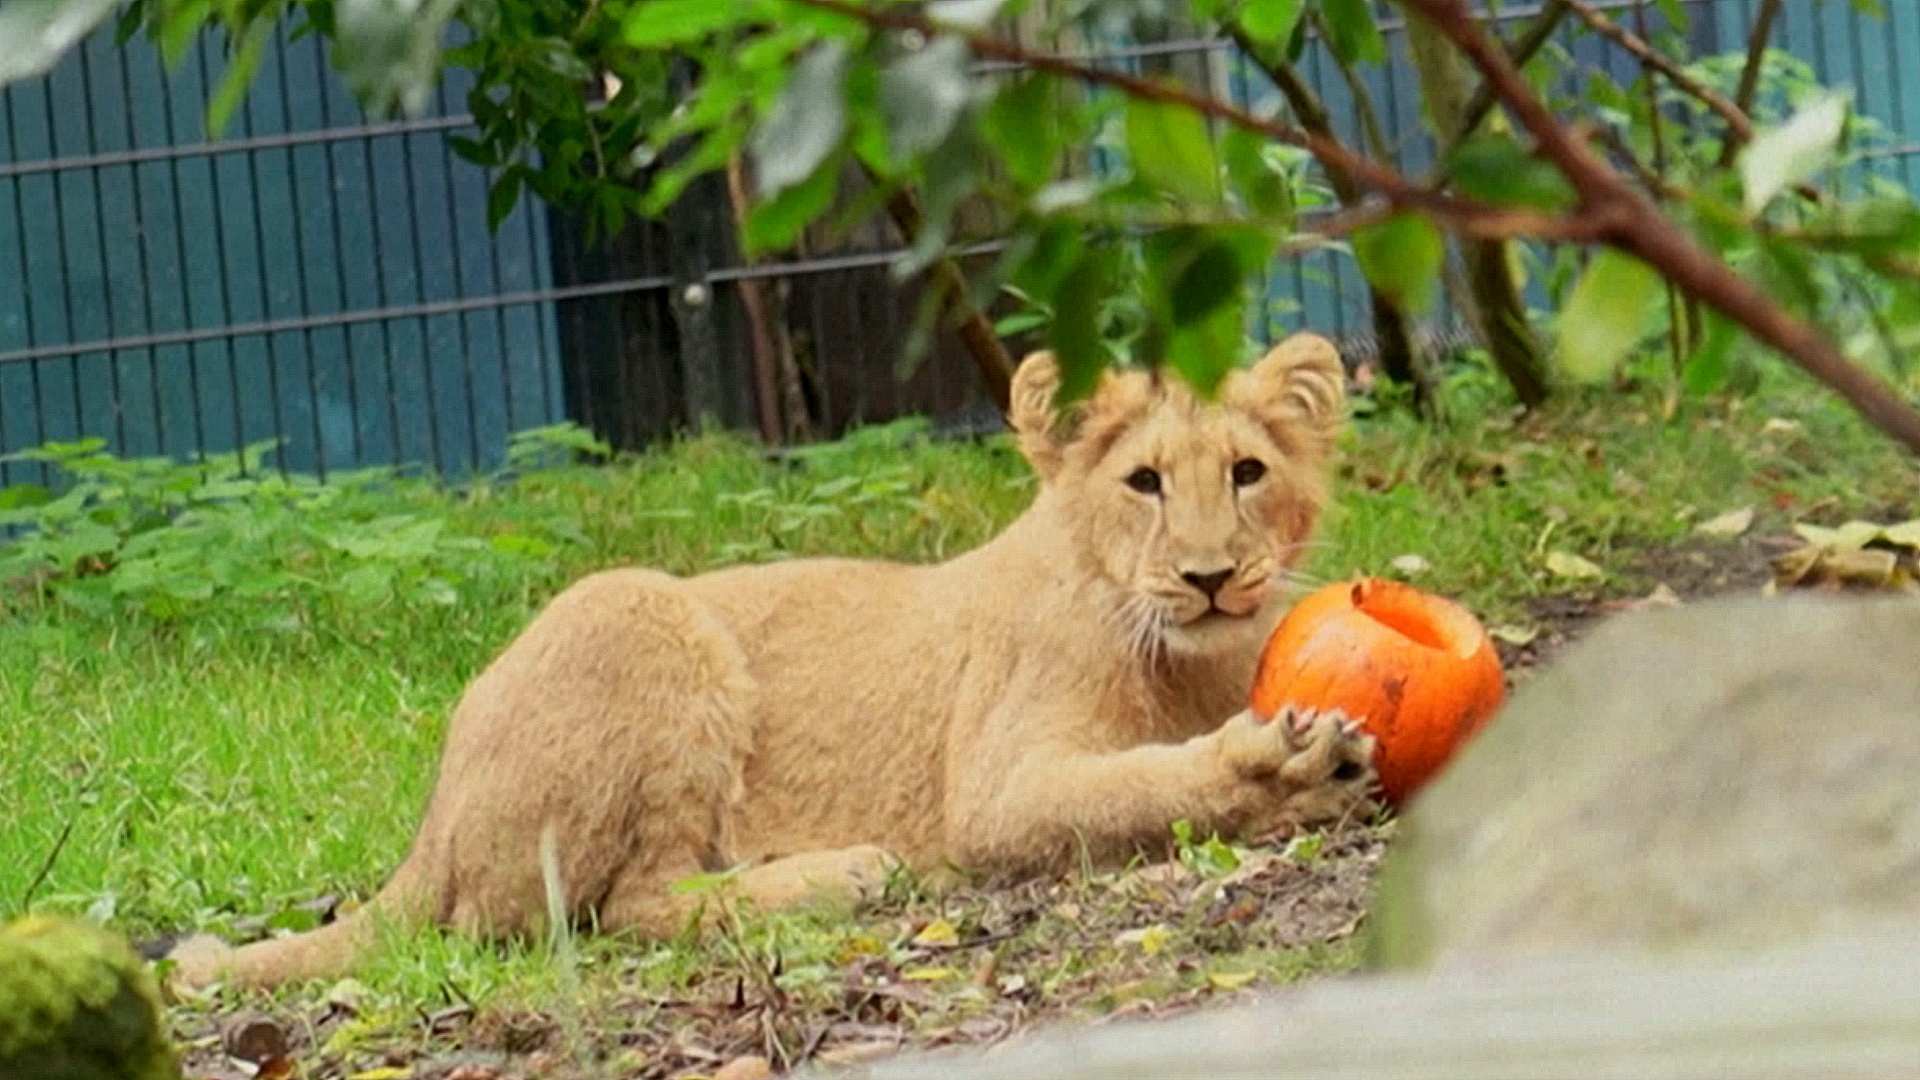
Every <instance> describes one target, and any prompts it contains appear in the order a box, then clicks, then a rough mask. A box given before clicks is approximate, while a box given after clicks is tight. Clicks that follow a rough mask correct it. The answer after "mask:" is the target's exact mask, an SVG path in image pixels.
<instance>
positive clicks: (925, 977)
mask: <svg viewBox="0 0 1920 1080" xmlns="http://www.w3.org/2000/svg"><path fill="white" fill-rule="evenodd" d="M900 977H901V978H903V979H905V980H907V981H908V982H939V981H940V980H942V979H957V978H959V977H960V971H959V969H958V968H950V967H917V968H908V969H906V970H905V971H902V972H901V973H900Z"/></svg>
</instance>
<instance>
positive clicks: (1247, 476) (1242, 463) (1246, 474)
mask: <svg viewBox="0 0 1920 1080" xmlns="http://www.w3.org/2000/svg"><path fill="white" fill-rule="evenodd" d="M1265 475H1267V463H1266V462H1264V461H1261V460H1260V459H1259V458H1250V457H1249V458H1241V459H1240V460H1239V461H1236V462H1234V463H1233V486H1234V487H1246V486H1247V485H1249V484H1255V483H1258V482H1259V481H1260V478H1261V477H1263V476H1265Z"/></svg>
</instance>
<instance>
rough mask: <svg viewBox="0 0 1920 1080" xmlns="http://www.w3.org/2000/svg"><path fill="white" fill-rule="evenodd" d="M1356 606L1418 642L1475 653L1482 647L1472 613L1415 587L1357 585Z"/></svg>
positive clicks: (1428, 645) (1434, 646) (1458, 651)
mask: <svg viewBox="0 0 1920 1080" xmlns="http://www.w3.org/2000/svg"><path fill="white" fill-rule="evenodd" d="M1353 602H1354V603H1353V606H1354V607H1355V608H1357V609H1358V610H1359V611H1360V612H1361V613H1362V614H1364V615H1366V616H1367V617H1368V618H1370V619H1372V620H1373V621H1375V622H1377V623H1379V624H1381V625H1382V626H1385V627H1386V628H1387V629H1389V630H1392V631H1394V632H1395V633H1398V634H1400V635H1401V636H1402V637H1405V638H1406V639H1408V640H1409V641H1412V642H1413V643H1414V644H1416V645H1422V646H1425V647H1426V648H1429V649H1442V650H1445V651H1448V652H1452V653H1455V654H1457V655H1459V656H1463V657H1465V656H1472V655H1473V653H1474V651H1475V650H1476V649H1478V648H1479V647H1480V640H1479V634H1478V627H1477V625H1476V624H1474V623H1473V621H1472V617H1471V616H1468V617H1467V618H1464V619H1463V618H1461V613H1460V612H1457V611H1455V610H1453V609H1452V608H1450V607H1449V606H1447V605H1445V604H1436V603H1432V602H1431V601H1429V600H1428V599H1427V598H1426V597H1425V596H1423V595H1422V594H1420V593H1419V592H1416V591H1414V590H1412V589H1396V588H1380V587H1372V588H1369V587H1367V586H1366V585H1365V584H1361V585H1355V586H1354V589H1353Z"/></svg>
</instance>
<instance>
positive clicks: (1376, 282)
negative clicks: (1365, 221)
mask: <svg viewBox="0 0 1920 1080" xmlns="http://www.w3.org/2000/svg"><path fill="white" fill-rule="evenodd" d="M1352 246H1353V257H1354V260H1355V261H1357V262H1358V263H1359V264H1360V271H1361V272H1362V273H1364V274H1366V275H1367V280H1368V281H1370V282H1372V283H1373V287H1374V288H1376V289H1379V290H1380V291H1381V292H1383V293H1385V294H1386V295H1387V296H1388V297H1390V298H1391V299H1392V300H1393V302H1394V303H1395V304H1397V305H1399V306H1400V308H1401V309H1403V310H1405V311H1407V312H1409V313H1411V314H1416V315H1417V314H1420V313H1421V312H1424V311H1426V310H1427V309H1428V308H1430V307H1432V306H1433V301H1434V296H1435V293H1436V292H1437V291H1438V286H1439V284H1440V264H1441V262H1442V260H1443V259H1444V258H1445V257H1446V250H1447V246H1446V240H1445V239H1444V238H1443V237H1442V236H1441V235H1440V230H1439V228H1438V227H1436V226H1435V225H1434V223H1433V219H1432V218H1430V217H1428V216H1427V215H1425V214H1423V213H1420V212H1419V211H1408V212H1406V213H1401V214H1396V215H1394V216H1393V217H1390V218H1388V219H1386V220H1385V221H1382V222H1380V223H1378V224H1376V225H1370V226H1368V227H1366V228H1364V229H1360V230H1358V231H1356V232H1355V233H1354V234H1353V239H1352Z"/></svg>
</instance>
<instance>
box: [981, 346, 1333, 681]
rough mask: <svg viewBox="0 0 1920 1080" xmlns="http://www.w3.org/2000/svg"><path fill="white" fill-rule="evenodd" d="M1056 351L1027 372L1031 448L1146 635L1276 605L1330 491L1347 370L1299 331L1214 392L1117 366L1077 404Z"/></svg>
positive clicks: (1170, 633)
mask: <svg viewBox="0 0 1920 1080" xmlns="http://www.w3.org/2000/svg"><path fill="white" fill-rule="evenodd" d="M1059 385H1060V373H1059V369H1058V367H1057V366H1056V364H1055V363H1054V359H1053V356H1052V354H1051V353H1044V352H1042V353H1035V354H1033V355H1032V356H1029V357H1027V359H1026V360H1025V362H1023V363H1022V364H1021V365H1020V370H1019V371H1018V372H1016V373H1015V375H1014V380H1013V401H1012V407H1011V410H1010V412H1011V419H1012V423H1013V428H1014V430H1015V432H1016V433H1017V434H1018V436H1019V440H1020V447H1021V450H1022V451H1023V452H1024V453H1025V454H1026V456H1027V460H1029V461H1030V462H1032V463H1033V467H1034V469H1035V471H1037V472H1038V473H1039V474H1040V478H1041V481H1042V483H1043V485H1044V491H1043V495H1042V498H1045V499H1051V500H1054V501H1055V502H1056V503H1057V504H1058V506H1059V507H1060V509H1062V510H1063V511H1065V514H1064V518H1065V520H1066V521H1067V522H1068V523H1069V528H1070V529H1071V530H1072V531H1073V533H1074V536H1075V538H1076V547H1077V548H1078V549H1079V552H1078V553H1079V554H1080V555H1081V556H1083V557H1084V558H1085V559H1086V560H1087V562H1088V564H1089V566H1090V568H1091V569H1093V570H1094V572H1096V573H1097V574H1099V575H1100V576H1101V577H1103V578H1105V579H1106V580H1108V581H1109V582H1111V583H1112V584H1113V585H1115V586H1117V587H1118V588H1119V590H1120V593H1121V596H1122V601H1121V602H1122V605H1123V609H1124V610H1123V611H1122V613H1121V617H1122V618H1124V619H1125V620H1126V629H1127V631H1128V632H1129V633H1131V634H1133V635H1134V636H1135V638H1136V640H1139V641H1140V643H1141V644H1143V645H1155V646H1164V647H1167V648H1169V649H1172V650H1174V651H1177V652H1193V651H1205V650H1206V649H1207V648H1208V646H1209V644H1210V641H1212V640H1225V639H1224V637H1223V635H1227V634H1232V635H1234V636H1235V637H1237V636H1238V633H1237V631H1241V630H1244V629H1245V627H1246V625H1247V623H1248V620H1250V619H1251V618H1252V617H1254V616H1256V615H1258V614H1260V613H1261V612H1263V611H1266V610H1269V609H1270V608H1269V602H1270V600H1272V599H1273V597H1274V594H1275V592H1276V588H1277V586H1278V585H1279V584H1280V582H1281V580H1282V579H1283V578H1284V575H1285V572H1286V571H1287V570H1288V569H1290V568H1291V567H1292V566H1293V564H1294V563H1295V561H1297V559H1298V558H1299V555H1300V552H1301V550H1302V547H1303V546H1304V544H1305V542H1306V540H1307V537H1308V534H1309V533H1310V532H1311V531H1312V529H1313V525H1314V521H1315V520H1316V519H1317V518H1318V516H1319V512H1320V507H1321V504H1322V503H1323V502H1324V500H1325V473H1326V465H1327V453H1328V449H1329V446H1330V444H1331V443H1332V441H1333V437H1334V435H1335V433H1336V432H1337V431H1338V430H1339V427H1340V423H1341V419H1342V414H1343V412H1344V408H1343V407H1344V403H1345V380H1344V375H1343V372H1342V370H1341V367H1340V358H1339V355H1338V354H1337V353H1336V352H1335V351H1334V348H1333V345H1332V343H1330V342H1328V341H1327V340H1326V339H1325V338H1321V337H1316V336H1313V335H1310V334H1299V335H1296V336H1294V337H1292V338H1290V339H1288V340H1287V341H1285V342H1283V343H1281V344H1280V345H1279V346H1277V347H1275V348H1274V349H1273V351H1271V352H1269V353H1268V354H1267V355H1266V357H1265V358H1264V359H1262V360H1261V361H1260V362H1259V363H1257V364H1255V365H1253V366H1252V367H1251V368H1247V369H1245V370H1240V371H1235V372H1234V373H1232V374H1231V375H1229V376H1228V377H1227V380H1226V382H1225V383H1224V384H1223V385H1222V386H1221V387H1220V391H1219V393H1218V394H1217V395H1216V398H1215V400H1213V401H1210V402H1209V401H1203V400H1201V399H1200V398H1199V397H1197V396H1196V395H1195V394H1194V393H1193V392H1192V391H1191V390H1189V389H1188V388H1187V387H1186V385H1185V384H1184V383H1181V382H1179V381H1178V380H1176V379H1170V378H1156V377H1155V376H1154V375H1152V374H1150V373H1147V372H1143V371H1124V372H1112V371H1110V372H1108V373H1107V374H1106V375H1105V376H1104V377H1103V379H1102V381H1101V383H1100V386H1099V387H1098V389H1096V390H1095V391H1094V393H1093V394H1092V395H1090V396H1089V397H1088V398H1086V399H1085V400H1083V401H1080V402H1078V403H1076V404H1074V405H1071V406H1068V407H1067V408H1066V409H1064V410H1061V409H1058V408H1056V406H1055V401H1054V399H1055V394H1056V391H1057V390H1058V388H1059Z"/></svg>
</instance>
